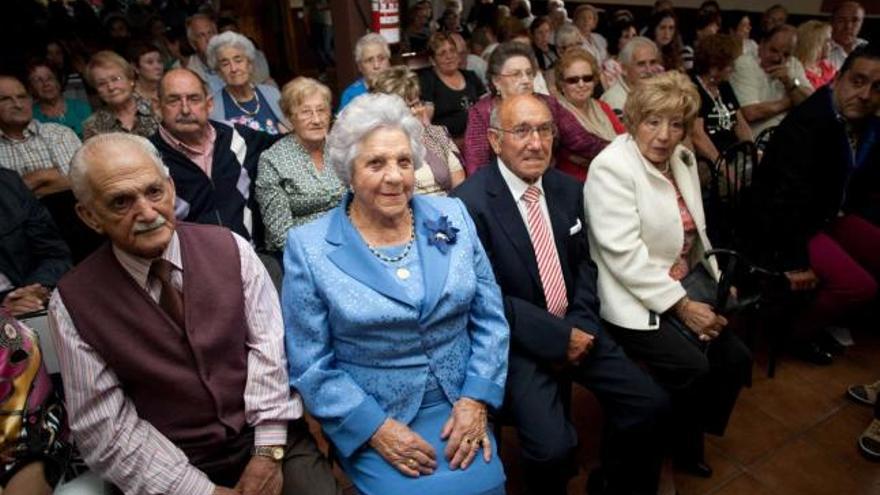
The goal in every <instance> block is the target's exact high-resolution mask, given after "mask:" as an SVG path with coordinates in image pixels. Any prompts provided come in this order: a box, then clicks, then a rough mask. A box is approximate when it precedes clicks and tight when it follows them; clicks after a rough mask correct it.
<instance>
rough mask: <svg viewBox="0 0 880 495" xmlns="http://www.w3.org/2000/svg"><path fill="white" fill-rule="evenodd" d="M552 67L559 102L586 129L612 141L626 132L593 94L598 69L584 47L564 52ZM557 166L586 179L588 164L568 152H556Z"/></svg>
mask: <svg viewBox="0 0 880 495" xmlns="http://www.w3.org/2000/svg"><path fill="white" fill-rule="evenodd" d="M553 70H554V76H555V77H554V78H553V79H554V81H555V82H556V88H557V89H558V90H559V103H560V104H561V105H562V107H563V108H565V109H566V110H568V111H569V112H571V113H572V115H574V116H575V118H576V119H577V121H578V122H579V123H580V124H581V125H582V126H583V127H584V129H586V130H587V132H589V133H591V134H594V135H596V136H599V137H600V138H602V139H604V140H606V141H612V140H614V138H616V137H617V135H618V134H623V133H624V132H626V129H625V128H624V127H623V124H621V123H620V120H619V119H618V118H617V116H616V115H615V114H614V110H613V109H612V108H611V107H610V106H609V105H608V104H607V103H605V102H604V101H600V100H598V99H596V98H595V97H594V96H595V92H596V87H597V86H599V84H600V83H599V78H600V75H601V71H600V70H599V64H597V63H596V59H595V58H593V56H592V55H591V54H590V53H589V52H588V51H586V50H584V49H583V48H573V49H571V50H568V51H566V52H565V54H564V55H563V56H562V58H560V59H559V61H558V62H556V66H555V67H554V69H553ZM556 168H558V169H560V170H562V171H564V172H566V173H568V174H570V175H572V176H573V177H575V178H577V179H578V180H580V181H582V182H583V181H584V180H586V177H587V163H585V162H583V161H582V160H579V159H577V157H575V156H572V155H570V154H569V153H566V152H564V151H561V152H560V153H559V155H558V156H557V161H556Z"/></svg>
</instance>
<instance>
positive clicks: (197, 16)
mask: <svg viewBox="0 0 880 495" xmlns="http://www.w3.org/2000/svg"><path fill="white" fill-rule="evenodd" d="M198 20H202V21H207V22H210V23H211V24H213V25H214V29H215V30H216V29H217V23H216V22H215V21H214V18H213V17H211V16H209V15H208V14H193V15H191V16H189V17H187V18H186V21H185V23H186V39H187V40H189V41H192V40H193V38H195V35H194V34H193V31H192V25H193V23H194V22H195V21H198Z"/></svg>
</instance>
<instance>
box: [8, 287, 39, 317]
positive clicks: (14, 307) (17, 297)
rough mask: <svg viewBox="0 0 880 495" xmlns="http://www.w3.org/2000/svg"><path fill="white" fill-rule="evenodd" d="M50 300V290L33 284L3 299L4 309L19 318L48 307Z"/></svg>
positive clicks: (18, 289)
mask: <svg viewBox="0 0 880 495" xmlns="http://www.w3.org/2000/svg"><path fill="white" fill-rule="evenodd" d="M48 300H49V289H47V288H45V287H43V286H42V285H40V284H31V285H26V286H24V287H19V288H17V289H15V290H14V291H12V292H10V293H9V294H6V297H5V298H4V299H3V308H4V309H6V310H7V311H9V312H10V313H12V316H18V315H22V314H25V313H32V312H34V311H40V310H41V309H43V308H45V307H46V301H48Z"/></svg>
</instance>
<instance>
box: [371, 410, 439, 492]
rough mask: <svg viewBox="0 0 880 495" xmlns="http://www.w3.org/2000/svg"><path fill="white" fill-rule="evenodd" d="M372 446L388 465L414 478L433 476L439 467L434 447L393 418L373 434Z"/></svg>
mask: <svg viewBox="0 0 880 495" xmlns="http://www.w3.org/2000/svg"><path fill="white" fill-rule="evenodd" d="M370 446H371V447H373V448H374V449H376V452H378V453H379V455H381V456H382V458H383V459H385V460H386V461H387V462H388V464H391V465H392V466H394V468H395V469H397V470H398V471H400V472H401V473H403V474H405V475H406V476H410V477H412V478H418V477H419V476H421V475H425V474H431V473H433V472H434V469H435V468H436V467H437V461H436V457H437V454H436V453H435V452H434V447H431V444H429V443H428V442H426V441H425V439H423V438H422V437H420V436H419V434H418V433H416V432H414V431H412V430H411V429H409V427H408V426H406V425H405V424H403V423H401V422H399V421H395V420H393V419H391V418H388V419H386V420H385V422H384V423H382V426H380V427H379V429H378V430H376V433H373V436H372V438H370Z"/></svg>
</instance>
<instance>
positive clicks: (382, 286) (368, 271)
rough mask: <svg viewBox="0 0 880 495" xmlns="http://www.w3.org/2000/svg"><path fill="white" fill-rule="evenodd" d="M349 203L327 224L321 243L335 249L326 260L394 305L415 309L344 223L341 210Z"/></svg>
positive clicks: (361, 240) (347, 222)
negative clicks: (325, 233)
mask: <svg viewBox="0 0 880 495" xmlns="http://www.w3.org/2000/svg"><path fill="white" fill-rule="evenodd" d="M350 201H351V196H350V195H349V196H348V197H346V198H345V200H344V202H343V204H342V205H341V206H340V207H338V208H336V209H334V210H333V212H332V213H331V215H333V218H331V220H330V227H329V229H328V230H327V236H326V238H325V239H326V241H327V242H328V243H330V244H332V245H334V246H337V248H336V249H334V250H333V251H330V253H328V254H327V257H328V258H329V259H330V261H331V262H333V264H334V265H336V266H337V267H338V268H339V269H340V270H342V271H343V272H345V273H346V274H347V275H348V276H350V277H352V278H354V279H355V280H357V281H358V282H360V283H362V284H364V285H366V286H367V287H369V288H371V289H373V290H375V291H376V292H378V293H380V294H382V295H384V296H386V297H389V298H391V299H394V300H395V301H398V302H401V303H403V304H406V305H409V306H413V307H415V304H414V303H413V301H412V300H411V299H410V298H409V296H407V294H406V292H405V291H404V289H403V287H402V286H401V285H400V284H398V283H397V282H395V281H394V280H393V279H392V278H391V275H389V274H388V271H387V270H386V269H385V267H384V266H382V264H381V263H380V262H379V260H378V259H376V257H375V256H374V255H373V253H371V252H370V250H369V248H367V244H366V242H364V240H363V239H362V238H361V236H360V234H359V233H358V231H357V230H356V229H355V228H354V226H353V225H352V224H351V222H350V221H349V220H348V216H347V215H346V214H345V210H346V207H347V206H348V203H349V202H350Z"/></svg>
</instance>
